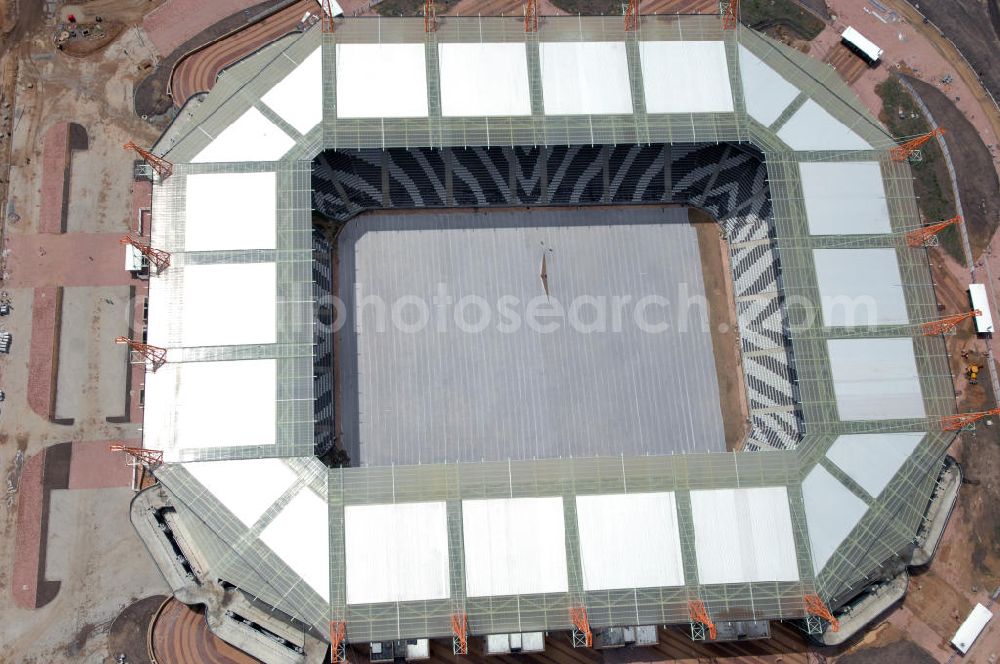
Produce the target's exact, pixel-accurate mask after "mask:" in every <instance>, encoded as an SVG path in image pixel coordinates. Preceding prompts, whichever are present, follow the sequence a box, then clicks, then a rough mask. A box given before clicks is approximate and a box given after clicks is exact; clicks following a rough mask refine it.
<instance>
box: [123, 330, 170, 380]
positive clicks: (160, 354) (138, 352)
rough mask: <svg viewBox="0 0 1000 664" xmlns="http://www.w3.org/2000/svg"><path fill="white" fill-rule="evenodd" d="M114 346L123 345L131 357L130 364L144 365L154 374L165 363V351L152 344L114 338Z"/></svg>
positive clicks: (124, 338) (125, 338)
mask: <svg viewBox="0 0 1000 664" xmlns="http://www.w3.org/2000/svg"><path fill="white" fill-rule="evenodd" d="M115 343H116V344H125V345H127V346H128V349H129V351H130V353H131V355H132V358H131V361H132V364H145V365H146V366H148V367H149V369H150V370H151V371H152V372H153V373H156V371H157V369H159V368H160V367H162V366H163V365H164V364H166V363H167V349H166V348H161V347H159V346H153V345H152V344H146V343H142V342H140V341H133V340H132V339H129V338H128V337H115Z"/></svg>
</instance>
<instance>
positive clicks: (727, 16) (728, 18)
mask: <svg viewBox="0 0 1000 664" xmlns="http://www.w3.org/2000/svg"><path fill="white" fill-rule="evenodd" d="M739 22H740V0H729V4H728V5H726V10H725V11H724V12H722V29H723V30H735V29H736V26H737V25H738V24H739Z"/></svg>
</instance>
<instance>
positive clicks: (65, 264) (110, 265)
mask: <svg viewBox="0 0 1000 664" xmlns="http://www.w3.org/2000/svg"><path fill="white" fill-rule="evenodd" d="M121 237H122V233H64V234H62V235H48V234H38V235H10V236H8V237H7V249H9V250H10V253H9V254H8V256H7V271H8V272H10V278H9V279H7V280H6V285H7V287H8V288H32V287H35V288H38V287H42V286H128V285H130V284H131V283H132V275H131V274H129V273H128V272H126V271H125V248H124V247H122V246H121V245H120V244H119V242H118V241H119V240H120V239H121Z"/></svg>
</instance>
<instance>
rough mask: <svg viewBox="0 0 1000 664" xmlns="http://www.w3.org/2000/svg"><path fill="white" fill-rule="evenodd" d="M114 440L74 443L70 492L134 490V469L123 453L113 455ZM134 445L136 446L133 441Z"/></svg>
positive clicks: (70, 466) (70, 470) (70, 472)
mask: <svg viewBox="0 0 1000 664" xmlns="http://www.w3.org/2000/svg"><path fill="white" fill-rule="evenodd" d="M115 442H120V441H114V440H88V441H84V442H76V443H73V452H72V456H71V461H70V464H69V488H70V489H113V488H118V487H128V486H132V469H131V467H129V465H128V464H127V463H126V459H125V455H124V454H122V453H121V452H111V451H109V450H108V445H110V444H111V443H115ZM132 444H136V441H133V442H132Z"/></svg>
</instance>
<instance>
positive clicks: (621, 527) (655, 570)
mask: <svg viewBox="0 0 1000 664" xmlns="http://www.w3.org/2000/svg"><path fill="white" fill-rule="evenodd" d="M576 513H577V527H578V530H579V533H580V557H581V558H582V564H583V588H584V590H612V589H615V588H653V587H658V586H683V585H684V561H683V560H682V558H681V540H680V531H679V529H678V525H677V506H676V500H675V498H674V494H673V493H672V492H665V493H629V494H611V495H598V496H577V498H576Z"/></svg>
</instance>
